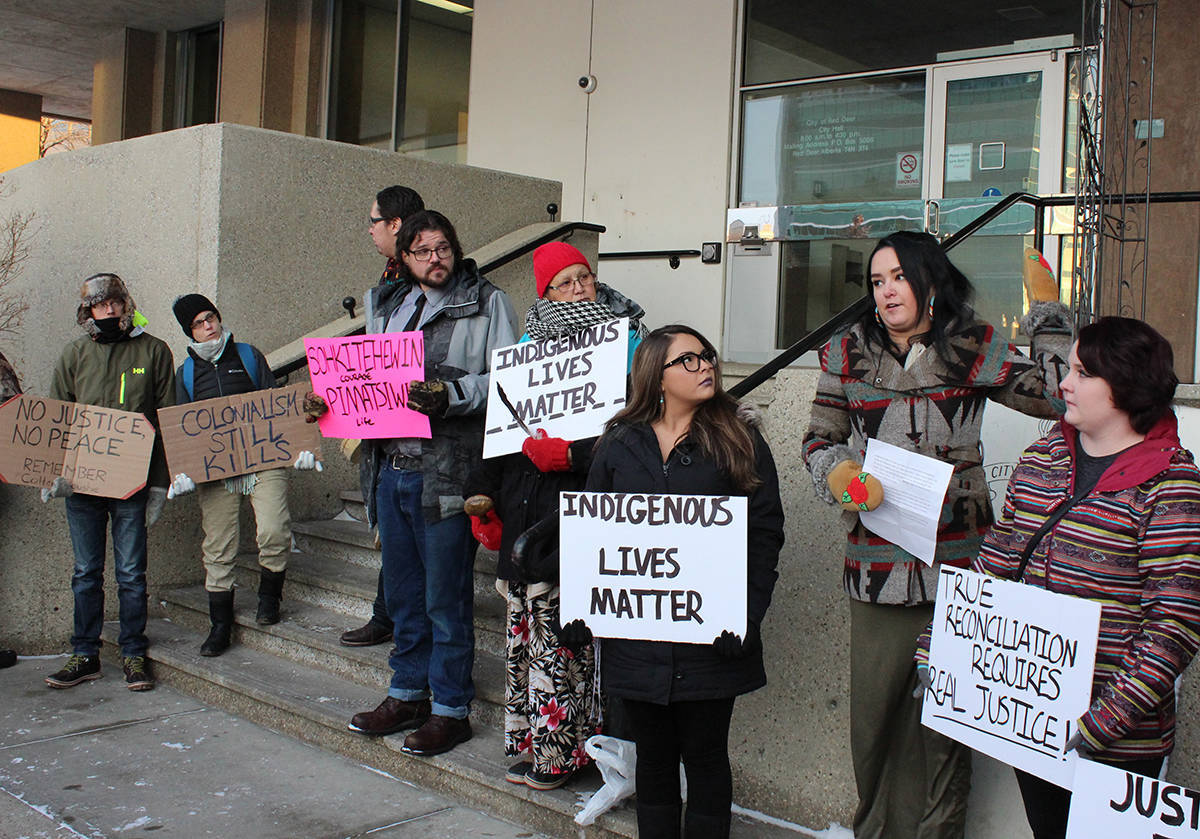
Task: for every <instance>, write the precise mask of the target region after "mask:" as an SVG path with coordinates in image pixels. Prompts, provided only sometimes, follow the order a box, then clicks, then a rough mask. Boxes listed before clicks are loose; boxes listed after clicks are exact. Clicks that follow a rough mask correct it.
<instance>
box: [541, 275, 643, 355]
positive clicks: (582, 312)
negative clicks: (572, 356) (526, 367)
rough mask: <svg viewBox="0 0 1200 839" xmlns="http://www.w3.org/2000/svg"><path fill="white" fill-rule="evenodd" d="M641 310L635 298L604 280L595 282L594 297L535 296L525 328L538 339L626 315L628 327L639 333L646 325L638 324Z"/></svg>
mask: <svg viewBox="0 0 1200 839" xmlns="http://www.w3.org/2000/svg"><path fill="white" fill-rule="evenodd" d="M645 314H646V310H645V309H643V308H642V307H641V306H639V305H638V304H637V303H636V302H635V301H633V300H631V299H629V298H628V297H626V296H625V295H623V294H621V293H620V292H619V291H615V290H614V289H612V288H609V287H608V286H606V285H605V284H604V283H596V299H595V300H594V301H592V300H577V301H566V300H546V299H545V298H540V299H538V300H535V301H534V303H533V305H532V306H530V307H529V312H528V313H527V314H526V315H525V332H526V333H527V334H528V335H529V337H530V339H531V340H534V341H541V340H544V339H546V338H557V337H559V336H560V335H573V334H575V333H576V332H579V331H580V330H582V329H586V328H587V327H589V326H595V325H596V324H598V323H607V322H608V321H610V320H615V319H617V318H624V317H627V318H629V331H630V332H633V333H634V334H636V335H638V336H639V337H643V336H644V335H645V333H646V327H645V326H643V325H642V317H643V316H644V315H645Z"/></svg>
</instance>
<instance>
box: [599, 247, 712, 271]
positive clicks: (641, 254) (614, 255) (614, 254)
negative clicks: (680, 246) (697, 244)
mask: <svg viewBox="0 0 1200 839" xmlns="http://www.w3.org/2000/svg"><path fill="white" fill-rule="evenodd" d="M689 256H700V251H698V250H659V251H604V252H602V253H599V254H597V258H599V259H665V260H667V264H668V265H670V266H671V268H672V269H674V268H678V267H679V260H680V259H681V258H683V257H689Z"/></svg>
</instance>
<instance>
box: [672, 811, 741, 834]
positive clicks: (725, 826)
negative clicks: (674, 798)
mask: <svg viewBox="0 0 1200 839" xmlns="http://www.w3.org/2000/svg"><path fill="white" fill-rule="evenodd" d="M730 820H731V815H730V814H729V813H725V815H724V816H714V815H712V814H710V813H693V812H692V808H691V807H688V808H687V813H686V814H685V815H684V817H683V835H684V837H685V839H729V822H730Z"/></svg>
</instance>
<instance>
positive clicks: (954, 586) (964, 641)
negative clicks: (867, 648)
mask: <svg viewBox="0 0 1200 839" xmlns="http://www.w3.org/2000/svg"><path fill="white" fill-rule="evenodd" d="M1099 628H1100V604H1099V603H1094V602H1092V601H1088V600H1083V599H1081V598H1078V597H1071V596H1069V595H1065V594H1056V593H1054V592H1050V591H1046V590H1045V589H1040V588H1035V587H1033V586H1026V585H1022V584H1020V583H1014V582H1009V581H1006V580H999V579H996V578H995V577H989V576H987V575H985V574H977V573H975V572H972V571H965V570H963V569H959V568H949V567H943V568H942V569H941V574H940V576H939V577H938V592H937V603H936V605H935V607H934V614H933V640H932V643H931V645H930V650H929V672H930V676H931V677H932V684H931V685H930V688H929V690H927V691H926V692H925V702H924V708H923V711H922V715H921V722H922V723H924V724H925V725H926V726H928V727H929V728H932V729H933V730H935V731H940V732H941V733H942V734H945V735H946V736H947V737H950V738H953V739H954V740H957V741H959V742H960V743H964V744H966V745H968V746H970V747H971V748H973V749H975V750H976V751H980V752H983V753H984V754H986V755H990V756H991V757H994V758H996V759H997V760H1000V761H1003V762H1004V763H1007V764H1010V765H1012V766H1015V767H1017V768H1018V769H1023V770H1025V771H1026V772H1029V773H1031V774H1033V775H1037V776H1038V777H1040V778H1044V779H1045V780H1047V781H1050V782H1051V783H1053V784H1057V785H1059V786H1061V787H1064V788H1066V789H1070V788H1071V784H1072V778H1073V773H1074V769H1075V766H1074V764H1075V761H1076V759H1077V758H1076V753H1075V752H1074V751H1071V752H1066V751H1065V746H1066V744H1067V741H1068V740H1069V739H1070V738H1071V735H1072V734H1073V733H1074V728H1075V721H1076V720H1077V719H1078V718H1079V717H1080V716H1081V715H1082V714H1083V713H1084V712H1085V711H1087V709H1088V705H1089V703H1090V701H1091V695H1092V670H1093V667H1094V666H1095V661H1096V636H1097V633H1098V631H1099Z"/></svg>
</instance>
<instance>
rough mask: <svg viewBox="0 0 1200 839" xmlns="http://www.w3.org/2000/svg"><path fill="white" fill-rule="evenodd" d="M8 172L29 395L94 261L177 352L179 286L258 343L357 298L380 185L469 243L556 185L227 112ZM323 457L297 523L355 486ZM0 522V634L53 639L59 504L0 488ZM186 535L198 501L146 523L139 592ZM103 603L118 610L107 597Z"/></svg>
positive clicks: (16, 361) (190, 556) (54, 644)
mask: <svg viewBox="0 0 1200 839" xmlns="http://www.w3.org/2000/svg"><path fill="white" fill-rule="evenodd" d="M5 181H6V184H7V186H8V187H10V188H11V196H10V197H9V198H8V199H6V201H5V205H4V209H5V212H6V213H7V212H12V211H20V212H33V213H35V214H36V219H35V222H34V224H33V225H32V228H33V229H34V233H33V237H32V239H31V240H30V258H29V260H28V262H27V263H26V264H25V266H24V270H23V273H22V274H21V276H20V278H19V280H18V281H17V284H16V285H17V288H16V289H15V290H16V291H17V292H19V293H21V294H23V296H24V297H25V299H26V300H27V301H28V302H29V303H30V310H29V312H28V314H27V316H26V318H25V322H24V327H23V330H22V333H21V334H20V336H18V340H17V342H16V343H15V344H13V343H12V342H11V341H9V340H8V339H7V338H6V339H5V342H4V345H3V351H4V353H5V355H6V356H7V357H8V358H9V360H10V361H12V363H13V365H14V366H15V367H16V368H17V369H18V371H19V372H20V373H21V375H22V380H23V383H24V385H25V388H26V389H27V390H29V391H30V392H33V393H46V392H47V390H48V388H49V383H50V376H51V372H52V369H53V365H54V362H55V360H56V359H57V357H58V355H59V352H60V351H61V349H62V347H63V345H64V344H66V343H67V342H68V341H70V340H72V339H73V338H75V337H76V336H77V335H78V334H79V331H78V327H77V326H76V325H75V323H74V311H75V307H76V305H77V303H78V299H79V298H78V289H79V283H80V281H81V280H82V279H83V278H84V277H85V276H87V275H89V274H92V273H94V272H96V271H101V270H105V271H113V272H116V273H117V274H120V275H121V276H122V277H124V278H125V279H126V280H127V281H128V284H129V287H130V290H131V292H132V294H133V296H134V299H135V300H136V301H137V303H138V308H139V309H140V310H141V311H142V312H143V313H144V314H145V315H146V317H147V318H148V319H149V321H150V326H149V331H150V332H151V333H153V334H155V335H157V336H159V337H161V338H163V339H164V340H166V341H167V342H168V343H169V344H170V346H171V349H172V351H173V352H174V354H175V356H176V358H182V357H183V353H184V351H185V347H186V338H185V337H184V335H183V332H182V331H181V330H180V329H179V326H178V323H177V322H176V321H175V319H174V317H173V316H172V314H171V309H170V305H171V301H172V300H173V299H174V298H175V297H176V296H177V295H179V294H182V293H185V292H189V291H199V292H201V293H204V294H206V295H208V296H209V297H210V298H212V300H213V301H214V302H215V303H216V304H217V306H218V307H219V308H220V310H221V313H222V315H223V317H224V320H225V322H226V323H227V324H228V325H229V326H230V328H231V329H233V330H234V332H235V334H236V335H237V336H238V337H239V338H241V339H244V340H248V341H250V342H252V343H254V344H256V345H258V346H259V347H261V348H262V349H263V350H265V351H268V352H269V351H270V350H273V349H275V348H277V347H279V346H282V345H283V344H285V343H287V342H289V341H292V340H294V339H295V338H297V337H299V336H300V335H302V334H304V333H305V332H307V331H309V330H311V329H313V328H315V327H317V326H319V325H321V324H324V323H328V322H329V321H331V320H334V319H336V318H337V317H339V316H342V317H344V316H345V313H344V311H343V309H342V306H341V300H342V298H343V297H345V296H347V295H352V296H354V297H356V298H361V295H362V292H363V291H364V290H365V289H366V288H367V287H368V286H370V285H373V284H374V283H375V282H376V281H377V280H378V277H379V273H380V271H381V269H382V258H381V257H380V256H379V255H378V253H376V252H375V250H374V247H373V246H372V245H371V240H370V237H369V236H368V234H367V229H366V228H367V222H366V217H367V211H368V210H369V209H370V207H371V202H372V200H373V198H374V194H375V192H376V191H377V190H378V189H380V188H381V187H383V186H387V185H390V184H393V183H403V184H408V185H410V186H413V187H414V188H416V189H417V190H418V191H419V192H420V193H421V194H422V195H423V196H424V197H425V198H426V200H427V202H428V203H429V205H430V206H431V207H434V208H437V209H440V210H442V211H444V212H445V213H446V215H447V216H448V217H449V218H450V219H451V220H452V221H454V222H455V224H456V226H457V228H458V231H459V234H460V237H461V239H462V242H463V246H464V248H466V250H468V251H470V250H472V249H474V248H476V247H479V246H480V245H482V244H485V243H487V242H490V241H492V240H494V239H496V238H498V237H499V236H501V235H503V234H505V233H508V232H510V231H512V230H515V229H517V228H519V227H522V226H524V225H526V224H529V223H532V222H536V221H543V220H544V219H545V218H546V213H545V206H546V204H548V203H550V202H555V201H558V200H559V198H560V189H559V186H558V184H555V183H551V182H548V181H540V180H536V179H532V178H525V177H520V176H515V175H508V174H505V173H501V172H490V171H485V170H480V169H474V168H471V167H467V166H455V165H450V164H437V163H429V162H423V161H416V160H412V159H411V158H405V157H402V156H400V155H395V154H389V153H386V152H378V151H372V150H368V149H360V148H358V147H355V146H350V145H345V144H341V143H332V142H327V141H323V140H315V139H310V138H304V137H297V136H294V135H289V134H280V133H277V132H272V131H266V130H262V129H254V128H245V127H241V126H234V125H223V124H222V125H210V126H201V127H197V128H191V129H186V130H183V131H172V132H166V133H163V134H155V135H152V136H148V137H141V138H138V139H135V140H128V141H125V142H120V143H110V144H107V145H104V146H100V147H94V148H88V149H80V150H77V151H75V152H73V153H71V154H64V155H54V156H51V157H49V158H46V159H44V160H39V161H37V162H35V163H31V164H27V165H26V166H22V167H19V168H17V169H14V170H13V171H12V172H9V173H7V174H6V176H5ZM531 275H532V267H531V264H530V262H529V258H528V257H526V258H525V259H524V260H523V261H521V262H518V263H514V265H513V266H512V267H511V268H510V269H509V270H508V271H507V272H500V273H499V275H498V277H497V279H498V282H500V284H501V285H502V287H503V286H510V287H512V286H517V285H520V286H522V287H521V288H519V289H517V288H514V290H516V291H519V292H520V294H521V296H522V297H523V298H524V297H527V295H525V293H524V288H523V285H527V284H529V280H528V279H527V278H528V277H530V276H531ZM324 459H325V461H326V464H327V465H328V466H329V468H328V469H327V471H326V472H325V473H324V474H323V476H315V475H301V476H297V478H296V479H295V480H294V481H293V484H292V513H293V516H294V517H295V518H296V519H297V520H304V519H313V518H325V517H328V516H330V515H332V514H333V513H335V512H336V510H337V508H338V507H339V505H340V502H339V500H338V493H340V491H341V490H343V489H348V488H350V487H353V486H356V480H357V479H356V478H355V477H354V475H353V474H351V471H350V469H349V468H348V466H347V464H346V463H345V460H344V458H342V456H341V455H340V454H339V453H338V452H337V448H336V446H335V445H332V444H327V445H326V452H325V456H324ZM0 520H2V521H3V526H2V527H0V615H4V616H5V617H4V618H3V619H0V646H4V647H15V648H17V649H20V650H21V651H22V652H23V653H37V652H51V651H56V650H61V649H64V648H65V644H66V640H67V638H68V637H69V635H70V616H71V598H70V570H71V548H70V543H69V540H68V538H67V530H66V522H65V515H64V512H63V506H62V504H61V503H60V502H53V503H51V504H48V505H42V504H41V503H40V501H39V500H38V497H37V494H36V493H34V492H30V491H28V490H22V489H17V488H14V487H11V486H8V485H0ZM199 541H200V530H199V516H198V513H197V511H196V505H195V502H194V501H192V500H190V499H185V500H183V501H181V502H179V503H175V502H172V503H171V504H170V505H168V509H167V512H166V514H165V515H164V516H163V520H162V522H161V523H160V524H159V525H158V526H156V527H155V528H153V529H152V530H151V537H150V560H149V562H150V567H149V578H150V583H151V589H152V594H153V590H154V589H155V588H159V587H163V586H171V585H178V584H180V583H184V582H197V581H199V580H200V579H201V570H200V562H199V548H198V545H199ZM109 587H110V589H109V590H110V591H115V588H113V587H112V581H111V578H110V580H109ZM109 603H110V604H111V605H112V606H113V607H114V608H115V596H113V597H110V598H109ZM152 603H153V596H152ZM111 616H113V617H115V612H113V613H112V615H111Z"/></svg>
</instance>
